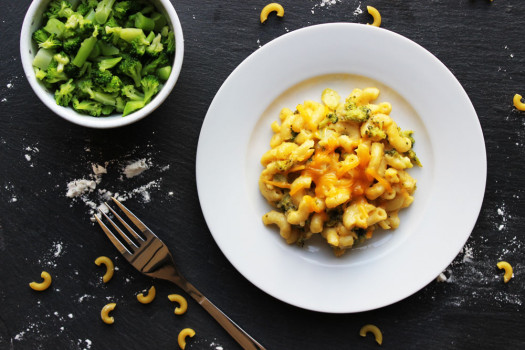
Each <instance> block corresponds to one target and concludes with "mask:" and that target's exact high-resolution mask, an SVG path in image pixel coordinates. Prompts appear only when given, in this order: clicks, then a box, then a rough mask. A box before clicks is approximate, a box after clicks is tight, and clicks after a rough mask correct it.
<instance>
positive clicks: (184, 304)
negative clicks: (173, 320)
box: [168, 294, 188, 315]
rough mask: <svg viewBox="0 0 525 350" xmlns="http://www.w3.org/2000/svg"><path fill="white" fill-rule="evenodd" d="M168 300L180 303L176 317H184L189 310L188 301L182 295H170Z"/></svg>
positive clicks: (176, 310) (176, 309)
mask: <svg viewBox="0 0 525 350" xmlns="http://www.w3.org/2000/svg"><path fill="white" fill-rule="evenodd" d="M168 299H169V300H170V301H174V302H177V303H179V307H176V308H175V315H182V314H183V313H185V312H186V310H187V309H188V302H187V301H186V299H185V298H184V297H183V296H182V295H179V294H170V295H168Z"/></svg>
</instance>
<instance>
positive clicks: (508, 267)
mask: <svg viewBox="0 0 525 350" xmlns="http://www.w3.org/2000/svg"><path fill="white" fill-rule="evenodd" d="M497 266H498V268H499V269H500V270H502V269H503V270H505V274H504V275H503V282H505V283H507V282H508V281H510V279H511V278H512V277H514V275H513V271H512V266H511V265H510V264H509V263H508V262H506V261H500V262H499V263H498V264H497Z"/></svg>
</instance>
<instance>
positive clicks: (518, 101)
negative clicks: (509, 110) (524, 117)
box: [512, 94, 525, 111]
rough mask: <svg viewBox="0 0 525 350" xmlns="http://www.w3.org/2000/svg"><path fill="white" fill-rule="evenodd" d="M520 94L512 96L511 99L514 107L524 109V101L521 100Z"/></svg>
mask: <svg viewBox="0 0 525 350" xmlns="http://www.w3.org/2000/svg"><path fill="white" fill-rule="evenodd" d="M521 99H522V97H521V95H518V94H516V95H514V98H513V99H512V102H514V107H516V109H517V110H520V111H525V103H523V102H521Z"/></svg>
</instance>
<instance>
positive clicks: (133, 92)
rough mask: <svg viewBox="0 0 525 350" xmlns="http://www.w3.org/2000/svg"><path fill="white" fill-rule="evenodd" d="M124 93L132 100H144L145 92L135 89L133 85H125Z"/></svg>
mask: <svg viewBox="0 0 525 350" xmlns="http://www.w3.org/2000/svg"><path fill="white" fill-rule="evenodd" d="M122 94H123V95H124V96H126V97H127V98H129V99H130V100H132V101H144V94H143V93H141V92H139V91H138V90H137V89H135V87H134V86H133V85H126V86H124V87H123V88H122Z"/></svg>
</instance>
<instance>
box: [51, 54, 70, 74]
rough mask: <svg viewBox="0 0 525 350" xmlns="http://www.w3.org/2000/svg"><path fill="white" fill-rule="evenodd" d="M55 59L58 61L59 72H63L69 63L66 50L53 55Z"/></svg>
mask: <svg viewBox="0 0 525 350" xmlns="http://www.w3.org/2000/svg"><path fill="white" fill-rule="evenodd" d="M53 59H54V60H55V61H56V62H57V72H58V73H61V72H63V71H64V66H65V65H66V64H68V63H69V57H67V55H66V54H65V53H64V52H60V53H57V54H56V55H54V56H53Z"/></svg>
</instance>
